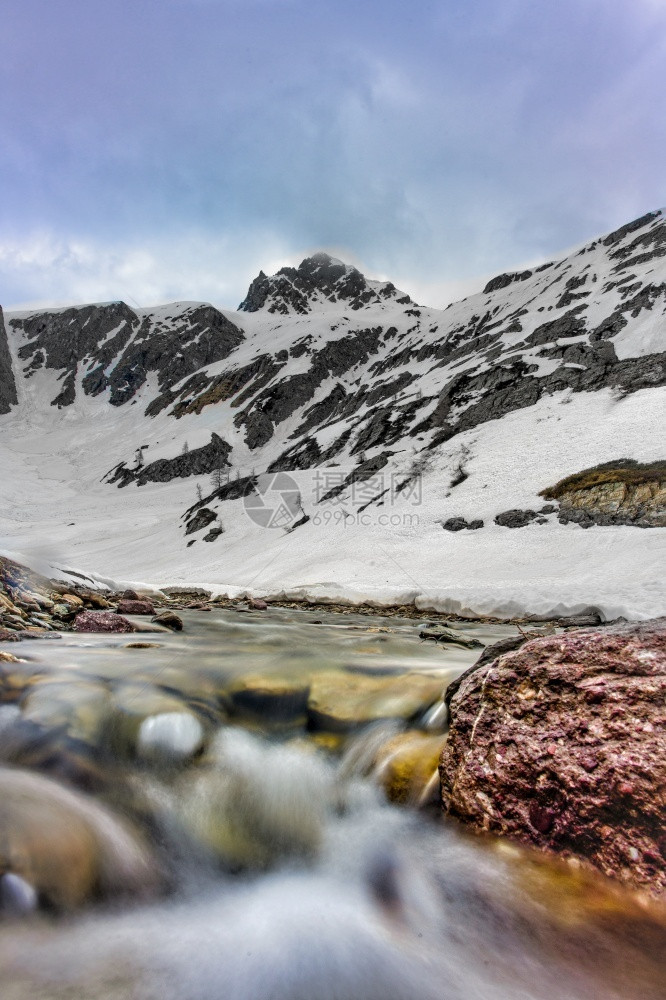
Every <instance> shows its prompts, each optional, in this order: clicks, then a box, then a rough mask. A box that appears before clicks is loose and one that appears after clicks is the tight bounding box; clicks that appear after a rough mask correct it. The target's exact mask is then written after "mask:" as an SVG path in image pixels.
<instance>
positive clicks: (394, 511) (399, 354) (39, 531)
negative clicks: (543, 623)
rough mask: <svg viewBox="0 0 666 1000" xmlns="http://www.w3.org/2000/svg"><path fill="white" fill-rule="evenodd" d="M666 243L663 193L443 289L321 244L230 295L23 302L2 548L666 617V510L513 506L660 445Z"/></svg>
mask: <svg viewBox="0 0 666 1000" xmlns="http://www.w3.org/2000/svg"><path fill="white" fill-rule="evenodd" d="M665 254H666V224H665V222H664V217H663V215H662V214H661V213H651V214H650V215H648V216H645V217H644V218H643V219H640V220H637V221H636V222H634V223H631V224H628V225H627V226H626V227H622V229H620V230H617V231H616V232H615V233H612V234H609V235H608V236H606V237H603V238H601V239H599V240H596V241H594V242H593V243H591V244H589V245H588V246H585V247H582V248H580V249H578V250H576V251H575V252H574V253H573V254H571V255H569V256H567V257H565V258H563V259H562V260H561V261H557V262H554V263H553V264H550V265H544V266H542V267H541V268H538V269H537V270H535V271H534V272H529V271H525V272H520V273H518V274H516V275H501V276H498V278H496V279H493V281H492V282H489V283H488V285H487V286H486V288H485V289H484V290H483V291H482V292H479V293H478V294H477V295H474V296H471V297H469V298H468V299H466V300H464V301H462V302H459V303H456V304H454V305H452V306H450V307H449V308H448V309H446V310H443V311H442V310H435V309H429V308H425V307H421V306H417V305H415V304H414V303H413V302H411V300H410V299H409V298H408V297H407V296H405V295H403V294H402V293H400V292H399V291H398V290H397V289H395V288H394V287H393V286H392V285H390V283H383V284H382V283H377V282H370V281H367V280H366V279H365V278H364V277H363V275H361V274H359V272H358V271H356V270H355V269H354V268H352V267H350V266H349V265H345V264H343V263H341V262H339V261H336V260H334V259H333V258H329V257H327V256H326V255H324V254H318V255H315V257H313V258H308V259H307V260H306V261H304V262H303V264H302V265H301V266H300V267H299V268H298V269H296V268H286V269H283V271H282V272H280V274H278V275H275V276H272V277H266V276H265V275H263V274H262V275H260V276H259V277H258V278H257V279H255V281H254V282H253V283H252V285H251V286H250V291H249V293H248V297H247V299H246V300H245V302H244V303H242V304H241V308H240V309H239V310H238V311H236V312H233V311H227V310H225V311H223V312H220V311H219V310H217V309H214V308H213V307H212V306H209V305H207V304H203V303H174V304H171V305H169V306H160V307H156V308H154V309H145V310H139V309H136V310H134V309H130V308H129V307H128V306H126V305H125V304H124V303H111V304H107V305H104V306H87V307H78V308H76V309H70V310H58V311H54V312H52V313H47V314H29V313H22V314H13V315H7V316H6V317H5V328H6V331H7V344H8V349H9V359H10V364H11V371H10V372H9V374H8V373H7V371H6V369H7V365H6V364H5V368H4V369H3V368H2V366H1V365H0V463H1V468H2V470H3V476H2V482H1V485H0V490H1V491H2V500H3V502H2V504H1V505H0V512H1V516H0V549H5V550H9V549H11V550H12V551H13V552H22V553H23V554H24V555H25V556H26V557H27V558H28V559H33V560H34V559H36V558H39V559H42V560H46V561H48V562H50V563H51V564H52V565H56V566H63V565H68V566H74V567H76V568H77V569H78V570H80V571H82V572H85V573H89V574H94V573H96V574H101V575H102V576H103V577H107V578H112V579H115V580H119V581H122V582H142V583H150V584H153V585H165V584H167V583H172V584H174V583H186V582H187V583H196V584H199V585H207V586H211V587H212V588H213V589H215V590H217V591H220V592H229V593H237V592H246V591H247V592H252V593H261V594H289V595H298V596H305V597H316V598H318V599H327V598H330V599H340V598H348V599H350V600H371V601H375V602H377V603H392V602H396V601H399V602H405V601H416V602H417V603H418V604H420V605H422V606H425V607H433V608H438V609H442V610H447V609H448V610H457V611H463V612H465V613H499V614H516V613H519V612H521V611H529V612H532V613H539V614H550V613H556V614H563V613H568V612H575V611H577V610H580V609H582V608H584V607H586V606H589V605H594V606H596V607H598V608H600V609H601V610H602V611H603V613H604V614H605V615H606V616H607V617H615V616H617V615H619V614H624V615H626V616H628V617H632V618H641V617H650V616H652V615H656V614H664V613H666V588H665V587H664V584H663V582H662V577H663V566H664V556H665V555H666V529H663V528H651V529H648V530H641V529H639V528H636V527H628V526H620V525H613V526H608V527H601V526H595V527H593V528H592V529H591V530H585V531H584V530H582V529H581V528H580V527H579V526H578V525H576V524H560V523H559V522H558V520H557V516H556V515H555V514H550V515H546V516H545V517H544V518H542V520H544V521H545V523H541V524H539V523H531V524H529V525H527V526H525V527H522V528H519V529H510V528H506V527H501V526H500V525H497V524H495V523H494V517H495V516H496V515H497V514H499V513H501V512H503V511H507V510H509V509H513V508H519V509H532V510H539V509H540V508H541V506H543V504H544V501H543V499H542V498H541V497H539V493H540V491H541V490H543V489H545V488H546V487H548V486H552V485H553V484H554V483H555V482H557V481H558V480H560V479H562V478H564V477H565V476H568V475H570V474H572V473H575V472H579V471H580V470H582V469H586V468H589V467H591V466H594V465H596V464H598V463H602V462H608V461H613V460H617V459H620V458H632V459H635V460H637V461H639V462H650V461H654V460H660V459H664V458H666V455H665V454H664V451H665V448H664V438H663V426H664V416H665V413H666V388H665V386H666V353H665V352H666V343H665V341H666V334H665V332H664V331H665V329H666V318H665V317H666V262H665ZM2 342H3V338H2V336H1V335H0V360H1V358H2V349H1V345H2ZM12 375H13V384H12V385H10V384H9V382H10V379H11V376H12ZM14 392H15V395H13V394H14ZM13 398H15V399H17V402H14V401H13ZM3 399H4V400H5V405H4V406H3V405H2V401H3ZM3 409H4V410H5V411H6V412H4V413H3ZM139 449H140V451H139ZM183 452H185V453H183ZM267 470H268V473H269V474H268V475H267V476H264V473H266V472H267ZM278 473H280V475H278V477H277V478H276V475H277V474H278ZM285 475H286V476H287V478H285ZM199 494H201V498H202V499H201V501H200V499H199ZM206 512H209V513H206ZM195 515H198V517H199V520H196V521H193V518H194V517H195ZM304 516H306V517H308V518H309V520H307V521H305V520H303V518H304ZM270 517H272V518H273V522H272V523H273V526H271V527H265V526H263V525H265V523H266V521H267V520H268V519H269V518H270ZM451 517H464V518H465V519H467V520H473V519H481V520H483V521H484V526H483V528H481V529H479V530H475V531H465V530H463V531H460V532H457V533H452V532H450V531H445V530H443V528H442V523H443V522H444V521H446V520H447V519H448V518H451ZM301 520H303V523H300V524H298V522H299V521H301ZM206 522H207V523H206ZM199 523H201V526H200V527H199V526H198V525H199ZM188 526H189V528H190V530H189V531H188V530H187V528H188ZM219 528H223V529H224V530H223V531H221V532H220V531H216V530H215V529H219ZM211 535H212V536H213V537H211ZM206 538H208V540H207V541H206V540H205V539H206Z"/></svg>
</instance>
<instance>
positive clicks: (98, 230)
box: [0, 0, 666, 309]
mask: <svg viewBox="0 0 666 1000" xmlns="http://www.w3.org/2000/svg"><path fill="white" fill-rule="evenodd" d="M2 22H3V46H2V57H1V58H0V190H1V191H2V208H1V209H0V303H2V305H3V306H4V308H5V309H10V308H27V307H32V306H42V305H44V306H46V305H65V304H70V303H75V302H85V301H108V300H110V299H124V300H125V301H127V302H130V303H131V304H137V305H149V304H154V303H157V302H164V301H173V300H183V299H205V300H207V301H211V302H213V303H215V304H216V305H220V306H227V307H230V308H235V307H236V306H237V305H238V303H239V302H240V300H241V299H242V298H243V297H244V295H245V292H246V290H247V286H248V284H249V283H250V281H251V279H252V278H253V277H254V276H255V275H256V274H257V273H258V271H259V270H260V269H263V270H264V271H265V272H266V273H273V272H274V271H275V270H277V269H278V268H279V267H280V266H283V265H284V264H287V263H290V264H293V263H298V261H300V260H301V259H302V258H303V257H305V256H307V255H308V254H309V253H312V252H313V251H315V250H319V249H323V250H327V251H329V252H332V253H334V254H335V255H336V256H338V257H342V258H343V259H345V260H348V261H350V262H352V263H354V264H356V265H357V266H359V267H360V268H361V269H362V270H363V271H364V272H365V273H366V274H368V276H371V277H377V278H390V279H391V280H392V281H394V282H395V283H396V284H397V285H398V287H400V288H403V289H404V290H405V291H408V292H409V293H410V294H412V295H413V296H414V297H415V298H416V299H417V300H418V301H421V302H423V303H424V304H428V305H433V306H444V305H446V304H447V303H448V302H449V301H451V300H452V299H455V298H459V297H461V296H462V295H465V294H467V293H468V292H469V291H472V290H476V289H477V288H479V287H481V286H482V284H483V282H484V280H485V279H487V277H489V276H491V275H493V274H496V273H498V272H500V271H505V270H511V269H514V268H517V267H521V266H525V265H529V264H530V263H535V262H537V261H542V260H545V259H550V258H552V257H556V256H558V255H561V254H562V252H563V251H566V250H567V249H568V248H569V247H571V246H573V245H575V244H578V243H582V242H583V241H586V240H589V239H592V238H594V237H595V236H597V235H599V234H601V233H603V232H606V231H608V230H610V229H612V228H614V227H616V226H618V225H621V224H623V223H624V222H627V221H629V220H630V219H632V218H634V217H636V216H638V215H641V214H643V213H644V212H646V211H649V210H652V209H655V208H659V207H661V206H662V205H664V204H666V169H665V162H666V155H665V154H666V115H665V114H664V95H665V94H666V0H409V2H406V0H382V2H381V3H380V2H379V0H58V2H57V3H54V2H53V0H3V2H2Z"/></svg>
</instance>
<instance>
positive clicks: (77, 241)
mask: <svg viewBox="0 0 666 1000" xmlns="http://www.w3.org/2000/svg"><path fill="white" fill-rule="evenodd" d="M287 257H288V253H287V250H286V248H285V246H284V244H283V243H282V242H281V241H280V239H279V238H278V237H276V236H275V235H274V234H271V233H267V232H263V233H256V232H255V233H254V235H253V237H252V238H250V239H248V237H247V236H246V235H243V234H239V235H238V236H237V237H231V236H229V237H226V238H217V239H213V238H211V237H210V236H209V235H208V234H207V233H205V232H189V233H180V234H172V235H171V236H170V237H169V238H168V239H166V240H163V239H160V240H155V239H153V240H143V241H134V242H132V243H129V244H127V245H124V244H116V245H109V244H108V243H107V242H106V241H105V242H103V243H102V242H95V241H94V240H92V239H90V238H89V237H71V238H68V239H63V238H59V237H57V236H55V235H54V234H53V233H42V234H36V235H33V236H32V237H29V238H27V239H22V240H17V239H13V240H11V239H5V240H2V239H0V282H1V284H2V287H3V289H4V296H5V299H4V301H3V303H2V305H3V307H4V308H5V309H7V310H10V309H28V308H46V307H56V306H63V305H72V304H75V303H83V302H106V301H112V300H116V299H125V300H126V301H129V302H130V303H131V304H134V305H141V306H145V305H154V304H156V303H160V302H169V301H177V300H183V299H194V300H199V299H203V300H206V301H213V303H214V304H215V305H218V306H223V307H226V308H231V309H235V308H236V306H237V305H238V303H239V302H240V301H241V299H242V298H243V296H244V295H245V291H246V290H247V286H248V285H249V283H250V281H251V280H252V278H253V277H254V276H255V275H256V274H257V272H258V271H259V270H260V268H261V267H264V268H266V266H269V267H270V265H271V262H275V261H284V260H285V259H286V258H287Z"/></svg>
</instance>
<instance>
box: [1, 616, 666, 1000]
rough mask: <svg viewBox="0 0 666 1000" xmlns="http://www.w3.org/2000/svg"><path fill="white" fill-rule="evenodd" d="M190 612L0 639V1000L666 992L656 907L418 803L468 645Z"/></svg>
mask: <svg viewBox="0 0 666 1000" xmlns="http://www.w3.org/2000/svg"><path fill="white" fill-rule="evenodd" d="M183 617H184V619H185V630H184V632H182V633H179V634H171V633H168V634H167V633H164V634H162V633H160V634H159V635H130V636H127V635H112V636H109V635H106V636H101V635H74V634H67V635H64V636H63V637H62V638H61V639H56V638H53V639H47V640H42V641H40V642H34V643H22V644H20V646H19V645H17V644H13V645H11V646H10V645H7V646H5V647H2V648H4V649H5V650H7V651H9V652H12V653H13V654H15V655H16V654H17V653H18V654H19V655H20V656H21V657H26V656H29V657H30V659H29V660H27V661H26V662H23V663H0V667H2V668H3V671H4V674H3V678H4V679H3V685H2V687H1V690H2V691H3V695H2V700H3V701H4V704H3V705H2V706H0V764H4V765H5V767H4V769H0V770H2V773H1V774H0V835H1V837H2V840H1V841H0V876H2V877H1V878H0V904H3V905H4V913H5V916H4V918H3V919H2V921H0V996H1V997H2V1000H33V998H34V1000H103V998H108V1000H121V998H122V1000H157V998H164V1000H434V998H438V1000H598V998H604V1000H606V998H609V1000H617V998H621V1000H656V998H659V997H666V951H665V949H664V946H665V945H666V912H664V909H663V908H662V907H660V906H659V905H658V904H657V903H655V902H654V901H650V900H648V899H647V898H645V897H644V896H640V895H637V894H632V893H629V892H627V891H625V890H623V889H620V888H618V887H616V886H614V885H612V884H610V883H608V882H606V881H604V880H603V879H601V878H596V877H593V876H591V875H589V874H585V873H584V872H582V871H581V870H579V869H577V868H575V867H573V866H572V865H569V864H558V863H555V862H553V861H549V860H548V859H546V858H543V857H541V856H539V855H536V854H533V853H531V852H529V851H526V850H524V849H522V848H518V847H515V846H513V845H510V844H508V843H506V842H500V841H497V840H495V839H493V838H479V837H476V836H472V835H470V834H469V833H466V832H465V831H464V830H463V829H461V828H460V827H459V826H458V825H457V824H456V823H454V822H452V821H447V820H446V819H443V818H442V817H441V815H440V814H439V812H438V811H437V809H436V808H434V807H433V806H432V804H431V801H432V791H433V787H434V786H433V784H432V776H431V775H430V773H429V771H428V768H430V770H432V769H433V763H432V760H431V759H430V758H431V757H432V753H433V747H434V748H435V751H436V750H437V748H438V746H439V745H440V743H441V741H442V740H443V739H444V738H445V736H444V727H445V712H444V711H443V708H442V703H441V692H442V690H443V689H444V687H445V685H446V684H447V683H448V681H449V680H450V679H451V678H452V677H454V676H456V675H457V674H458V673H459V672H460V671H461V670H462V669H464V668H465V667H466V666H467V665H469V664H471V663H472V662H474V660H475V659H476V657H477V655H478V650H474V649H464V648H460V647H456V646H448V645H447V646H441V645H439V644H437V645H436V644H434V643H430V642H421V641H420V640H419V637H418V633H419V631H420V629H421V627H422V625H423V623H422V622H417V621H411V620H408V619H400V618H389V617H384V616H381V615H377V616H376V617H368V616H361V615H358V614H354V613H350V614H344V615H342V614H336V613H333V612H321V611H320V610H319V609H318V610H317V611H316V612H307V611H290V610H287V609H277V608H271V609H270V610H269V611H268V612H264V613H262V612H256V613H241V612H240V611H234V610H231V609H226V610H215V611H213V612H210V613H205V612H186V613H184V614H183ZM462 631H463V632H464V634H465V635H466V636H468V637H473V638H476V639H478V640H479V641H480V642H482V643H484V644H485V643H490V642H493V641H496V640H497V639H499V638H503V637H504V636H506V635H509V634H515V629H514V628H513V627H511V626H491V625H483V624H469V625H465V626H464V627H463V628H462ZM136 643H138V645H134V644H136ZM152 643H155V644H156V645H150V644H152ZM410 734H411V735H410ZM410 739H415V740H417V741H419V740H420V741H422V742H421V743H419V744H418V745H419V746H423V747H424V750H423V752H424V754H425V755H426V759H427V760H430V763H429V764H428V766H427V767H426V768H425V771H424V772H423V774H422V775H421V776H420V778H419V780H417V781H416V782H415V784H414V787H413V788H411V789H408V793H409V794H407V795H406V793H405V786H404V785H403V784H400V781H399V780H398V779H399V778H400V777H401V772H400V770H399V768H398V769H396V768H395V767H393V770H392V769H391V768H392V766H393V764H394V762H395V760H396V759H397V758H396V753H397V755H398V757H399V748H400V747H401V746H407V745H408V743H409V740H410ZM405 741H406V742H405ZM396 748H398V749H397V750H396ZM426 748H427V749H426ZM428 755H430V757H429V756H428ZM405 759H407V758H405ZM433 759H436V754H435V758H433ZM416 770H417V771H418V768H417V769H416ZM387 775H388V778H387ZM391 775H392V776H393V779H395V780H394V781H393V784H392V783H391V780H390V779H391ZM44 776H46V777H44ZM386 788H387V789H388V790H389V793H390V794H392V795H393V797H394V798H397V799H403V800H404V799H405V797H407V798H408V799H409V798H410V796H411V801H413V802H414V803H415V802H418V801H420V803H421V804H422V805H424V806H425V807H424V808H422V809H417V808H415V807H414V806H413V805H412V806H405V805H396V804H391V803H390V802H388V801H387V798H386V795H385V789H386ZM435 792H436V788H435ZM429 803H430V804H429ZM3 872H4V874H3ZM91 896H92V897H97V898H92V899H91Z"/></svg>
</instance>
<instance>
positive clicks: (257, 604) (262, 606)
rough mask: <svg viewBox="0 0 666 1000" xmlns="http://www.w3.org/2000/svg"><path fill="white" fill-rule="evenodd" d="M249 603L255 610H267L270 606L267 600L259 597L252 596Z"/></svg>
mask: <svg viewBox="0 0 666 1000" xmlns="http://www.w3.org/2000/svg"><path fill="white" fill-rule="evenodd" d="M247 603H248V606H249V607H251V608H252V609H253V610H254V611H266V609H267V608H268V605H267V604H266V601H262V600H261V598H259V597H251V598H250V600H249V601H248V602H247Z"/></svg>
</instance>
